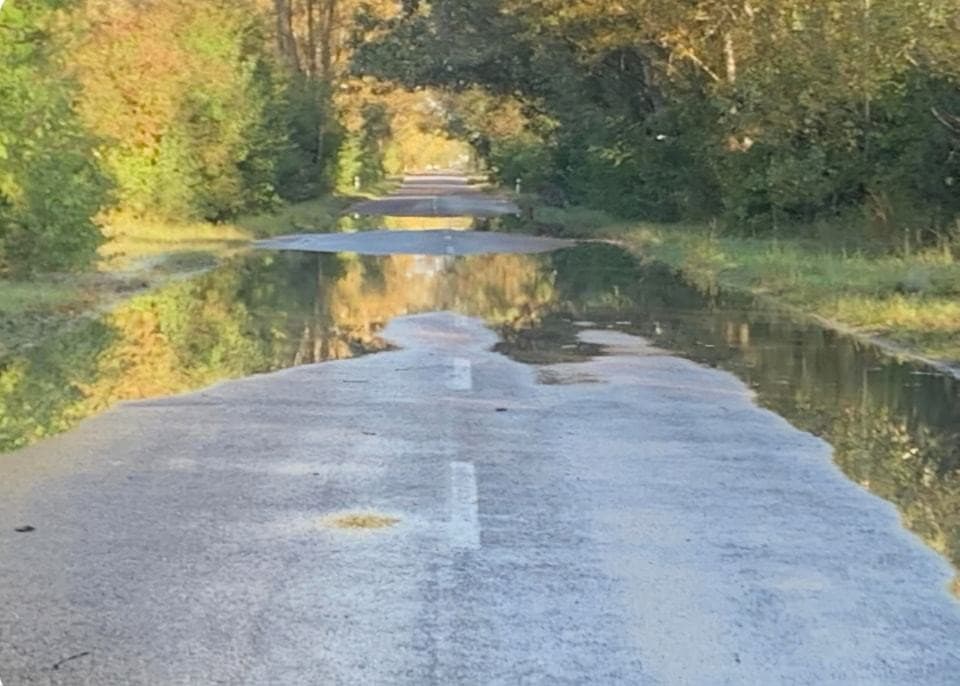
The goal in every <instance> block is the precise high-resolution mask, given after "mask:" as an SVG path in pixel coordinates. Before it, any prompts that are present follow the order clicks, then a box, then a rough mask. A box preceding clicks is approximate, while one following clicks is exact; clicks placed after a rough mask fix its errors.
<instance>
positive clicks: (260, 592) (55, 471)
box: [0, 313, 960, 686]
mask: <svg viewBox="0 0 960 686" xmlns="http://www.w3.org/2000/svg"><path fill="white" fill-rule="evenodd" d="M385 337H386V338H387V339H388V340H389V341H390V342H392V343H393V344H394V345H395V346H396V348H395V349H393V350H390V351H388V352H383V353H378V354H375V355H370V356H366V357H362V358H357V359H353V360H346V361H338V362H327V363H322V364H315V365H310V366H303V367H297V368H293V369H288V370H285V371H282V372H277V373H273V374H267V375H261V376H255V377H251V378H248V379H245V380H241V381H233V382H228V383H223V384H220V385H218V386H215V387H212V388H208V389H206V390H203V391H200V392H197V393H192V394H189V395H183V396H179V397H173V398H168V399H161V400H153V401H142V402H136V403H129V404H124V405H122V406H120V407H118V408H116V409H114V410H112V411H110V412H108V413H106V414H104V415H101V416H99V417H97V418H94V419H92V420H88V421H86V422H83V423H82V424H80V425H79V426H78V427H77V428H76V429H74V430H72V431H71V432H69V433H66V434H64V435H61V436H59V437H56V438H53V439H50V440H48V441H46V442H44V443H41V444H39V445H37V446H34V447H32V448H29V449H26V450H22V451H19V452H16V453H13V454H9V455H5V456H3V458H2V461H0V464H2V480H0V680H2V681H3V683H4V684H6V685H13V686H17V685H19V684H36V683H42V684H211V683H224V684H418V685H419V684H517V683H544V684H547V683H549V684H554V683H570V684H573V683H598V684H668V685H674V684H704V685H705V686H715V685H717V684H953V683H956V675H957V674H958V673H960V654H958V653H960V651H958V643H957V640H956V637H957V636H958V635H960V606H958V604H957V603H956V602H955V601H954V600H953V599H952V597H951V596H949V595H948V593H947V590H946V584H947V582H948V581H949V579H950V577H951V572H950V570H949V568H948V566H947V564H946V563H945V562H944V561H942V560H941V559H940V558H938V557H937V556H936V555H935V554H933V553H932V552H930V551H929V550H928V549H927V548H925V547H924V546H923V545H921V543H920V542H919V541H918V540H917V539H915V538H914V537H913V536H912V535H909V534H907V533H906V532H905V531H904V530H903V529H902V528H901V527H900V525H899V522H898V519H897V515H896V513H895V511H894V509H893V507H892V506H890V505H888V504H886V503H884V502H883V501H881V500H879V499H878V498H876V497H874V496H872V495H869V494H868V493H867V492H865V491H864V490H862V489H861V488H860V487H858V486H856V485H854V484H853V483H852V482H850V481H848V480H847V479H845V478H844V477H843V476H842V474H841V473H840V472H839V471H838V470H837V468H836V467H835V466H834V465H833V463H832V462H831V459H830V448H829V446H828V445H826V444H825V443H823V442H821V441H820V440H818V439H815V438H813V437H812V436H810V435H809V434H805V433H802V432H799V431H797V430H795V429H794V428H792V427H791V426H790V425H789V424H788V423H787V422H786V421H785V420H783V419H781V418H780V417H778V416H776V415H775V414H772V413H770V412H768V411H765V410H761V409H759V408H757V407H756V406H755V405H754V403H753V399H752V395H751V393H750V392H749V390H748V389H747V388H746V387H745V386H744V385H743V384H742V383H741V382H739V381H738V380H736V379H735V378H734V377H733V376H731V375H729V374H727V373H724V372H718V371H714V370H710V369H707V368H705V367H701V366H698V365H696V364H694V363H692V362H688V361H685V360H681V359H678V358H676V357H672V356H670V355H668V354H666V353H664V352H662V351H660V350H657V349H655V348H653V347H651V346H650V345H648V344H647V342H646V341H644V340H643V339H641V338H637V337H633V336H629V335H626V334H613V333H611V332H607V331H600V330H589V329H585V330H584V331H583V332H582V333H581V337H582V338H583V339H584V340H585V341H587V342H589V343H591V344H593V345H598V346H604V347H605V348H606V350H607V352H608V354H607V355H606V356H602V357H598V358H594V359H593V360H592V361H586V362H579V363H565V364H555V365H550V366H544V367H539V368H538V367H532V366H528V365H524V364H520V363H518V362H514V361H511V360H510V359H508V358H506V357H504V356H502V355H500V354H497V353H495V352H492V351H491V347H492V346H493V345H494V344H495V342H496V336H495V335H494V334H493V333H492V332H491V331H490V330H489V329H487V328H486V327H484V326H483V325H482V324H481V323H480V322H479V321H477V320H474V319H470V318H466V317H463V316H460V315H455V314H450V313H432V314H425V315H417V316H410V317H401V318H398V319H395V320H393V322H392V323H391V324H390V325H389V326H388V328H387V330H386V331H385Z"/></svg>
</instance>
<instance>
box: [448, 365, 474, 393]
mask: <svg viewBox="0 0 960 686" xmlns="http://www.w3.org/2000/svg"><path fill="white" fill-rule="evenodd" d="M447 388H448V389H450V390H451V391H469V390H471V389H472V388H473V364H472V363H471V362H470V360H468V359H466V358H465V357H454V358H451V360H450V373H449V375H448V376H447Z"/></svg>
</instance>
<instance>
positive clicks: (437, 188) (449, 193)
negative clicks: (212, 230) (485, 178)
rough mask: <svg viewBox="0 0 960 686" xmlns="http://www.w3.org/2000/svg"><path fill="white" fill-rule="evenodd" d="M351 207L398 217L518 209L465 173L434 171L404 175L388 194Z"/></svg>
mask: <svg viewBox="0 0 960 686" xmlns="http://www.w3.org/2000/svg"><path fill="white" fill-rule="evenodd" d="M350 211H351V212H354V213H356V214H367V215H392V216H397V217H458V216H471V217H495V216H499V215H504V214H517V213H519V211H520V210H519V208H518V207H517V206H516V205H515V204H514V203H513V202H512V201H511V200H508V199H506V198H504V197H502V196H499V195H494V194H490V193H484V192H482V190H481V188H480V187H479V186H476V185H471V184H470V183H468V180H467V179H466V178H465V177H462V176H456V175H440V174H433V175H412V176H407V177H406V178H405V179H404V180H403V183H402V184H401V185H400V187H399V188H397V189H396V190H395V191H394V192H393V193H391V194H390V195H389V196H388V197H386V198H379V199H377V200H367V201H364V202H360V203H357V204H355V205H353V207H351V210H350Z"/></svg>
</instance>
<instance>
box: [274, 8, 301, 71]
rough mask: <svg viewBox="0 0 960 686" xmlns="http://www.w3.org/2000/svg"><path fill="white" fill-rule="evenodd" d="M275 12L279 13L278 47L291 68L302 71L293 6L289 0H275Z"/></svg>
mask: <svg viewBox="0 0 960 686" xmlns="http://www.w3.org/2000/svg"><path fill="white" fill-rule="evenodd" d="M273 7H274V13H275V14H276V15H277V17H276V18H277V47H278V48H279V50H280V54H281V55H282V56H283V57H284V59H286V60H287V63H288V64H289V65H290V68H291V69H294V70H295V71H298V72H299V71H302V69H301V66H300V56H299V55H298V54H297V41H296V38H294V35H293V8H291V6H290V1H289V0H273Z"/></svg>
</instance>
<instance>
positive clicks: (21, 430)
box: [0, 219, 960, 564]
mask: <svg viewBox="0 0 960 686" xmlns="http://www.w3.org/2000/svg"><path fill="white" fill-rule="evenodd" d="M352 221H356V222H358V223H363V224H366V223H367V222H366V220H363V221H361V220H359V219H354V220H352ZM396 222H397V223H398V224H400V226H397V227H396V228H408V229H409V228H417V227H418V226H419V227H420V228H441V224H442V225H443V226H442V228H454V227H452V226H451V222H450V220H449V219H446V220H442V221H441V220H437V223H436V224H435V225H430V226H424V225H423V222H422V221H419V222H414V221H412V220H408V219H403V220H396ZM381 226H382V225H381ZM344 228H345V229H346V230H348V231H349V230H352V229H354V228H356V229H362V228H364V227H362V226H356V227H344ZM462 228H469V226H463V227H462ZM431 310H454V311H457V312H461V313H463V314H467V315H471V316H476V317H481V318H483V319H484V320H485V321H487V322H488V323H489V324H490V325H491V326H492V327H494V328H495V329H497V330H498V331H499V332H500V333H501V335H502V337H503V339H504V343H503V344H501V346H500V348H501V349H502V350H503V352H505V353H507V354H510V355H511V356H513V357H515V358H516V359H519V360H523V361H527V362H532V363H543V362H555V361H566V360H575V359H577V358H581V357H583V355H585V354H593V353H595V352H597V351H596V349H595V348H592V347H590V346H584V345H582V344H578V342H577V338H576V332H577V330H578V328H577V327H578V323H580V324H579V325H581V326H582V325H583V324H582V323H583V322H584V321H589V322H593V323H594V324H595V326H596V327H599V328H613V329H619V330H622V331H626V332H629V333H635V334H639V335H642V336H645V337H647V338H649V339H651V340H652V342H654V343H655V344H656V345H657V346H659V347H661V348H666V349H669V350H672V351H676V352H677V353H678V354H681V355H684V356H686V357H689V358H692V359H694V360H697V361H699V362H703V363H706V364H709V365H713V366H717V367H720V368H723V369H727V370H730V371H732V372H733V373H735V374H736V375H738V376H739V377H740V378H741V379H743V380H744V381H745V382H746V383H747V384H749V385H750V386H751V387H752V388H754V389H755V391H756V393H757V396H758V400H759V402H760V403H761V404H762V405H764V406H766V407H768V408H770V409H772V410H774V411H776V412H777V413H779V414H780V415H782V416H784V417H786V418H787V419H789V420H790V421H791V422H792V423H793V424H794V425H796V426H797V427H799V428H801V429H805V430H807V431H810V432H812V433H815V434H817V435H819V436H822V437H823V438H824V439H826V440H827V441H829V442H830V443H831V444H832V445H833V446H834V449H835V459H836V462H837V464H838V465H839V466H840V467H841V469H843V471H844V472H845V473H846V474H847V475H848V476H849V478H851V479H852V480H854V481H856V482H857V483H860V484H862V485H863V486H864V487H866V488H868V489H870V490H871V491H873V492H874V493H876V494H878V495H880V496H882V497H883V498H886V499H887V500H889V501H891V502H893V503H895V504H896V506H897V507H898V508H899V510H900V512H901V514H902V516H903V520H904V523H905V525H906V526H907V527H908V528H909V529H911V530H912V531H914V532H916V533H917V534H919V535H920V536H921V537H922V538H923V539H924V540H925V541H926V542H927V543H928V544H929V545H930V546H931V547H933V548H935V549H936V550H938V551H940V552H941V553H942V554H944V555H945V556H946V557H948V558H949V559H950V560H952V561H953V562H954V563H955V564H957V563H960V442H958V438H960V436H958V432H960V382H957V381H956V380H954V379H952V378H949V377H947V376H944V375H941V374H937V373H935V372H931V371H930V370H928V369H926V368H924V367H922V366H919V365H915V364H911V363H905V362H899V361H897V360H894V359H892V358H890V357H888V356H886V355H884V354H882V353H880V352H879V351H877V350H876V349H874V348H872V347H870V346H868V345H863V344H861V343H859V342H857V341H854V340H852V339H849V338H847V337H844V336H842V335H839V334H837V333H834V332H831V331H827V330H824V329H822V328H820V327H818V326H816V325H814V324H811V323H805V322H798V321H797V320H795V319H793V318H791V317H789V316H785V315H783V314H782V313H779V312H777V311H775V310H771V309H770V308H768V307H765V306H763V305H760V304H758V303H755V302H752V301H750V300H748V299H744V298H737V297H728V296H724V295H722V294H720V295H716V294H713V295H710V294H703V293H701V292H700V291H699V290H698V289H697V288H695V287H694V286H692V285H689V284H686V283H684V282H683V281H681V280H679V279H678V278H677V277H676V276H675V275H674V274H673V273H671V272H670V271H669V270H667V269H665V268H663V267H661V266H657V265H643V264H640V263H638V261H637V260H635V259H634V258H632V257H631V256H630V255H628V254H627V253H625V252H623V251H622V250H620V249H618V248H616V247H613V246H608V245H603V244H591V245H583V246H580V247H576V248H572V249H566V250H560V251H557V252H553V253H546V254H528V255H509V254H495V255H472V256H467V257H455V256H450V255H438V256H418V255H389V256H369V257H368V256H359V255H356V254H320V253H298V252H280V253H277V252H265V251H264V252H254V253H251V254H250V255H247V256H243V257H239V258H236V259H234V260H233V261H231V262H229V263H228V264H225V265H224V266H222V267H220V268H218V269H216V270H214V271H211V272H209V273H206V274H204V275H202V276H199V277H196V278H193V279H190V280H185V281H180V282H176V283H172V284H170V285H167V286H166V287H164V288H162V289H159V290H157V291H154V292H152V293H149V294H146V295H142V296H139V297H136V298H134V299H132V300H130V301H128V302H126V303H125V304H123V305H122V306H120V307H119V308H117V309H116V310H115V311H113V312H112V313H111V314H109V315H105V316H104V317H102V318H100V319H91V320H88V321H84V322H81V323H79V324H77V323H75V324H73V325H71V326H70V327H68V328H61V329H59V330H56V331H54V332H51V333H50V335H48V336H47V337H46V338H45V339H44V340H43V341H42V342H41V343H40V344H38V345H36V346H34V347H32V348H29V349H19V350H14V351H12V352H11V353H8V354H7V356H6V357H5V358H3V359H2V360H0V450H11V449H14V448H17V447H19V446H22V445H26V444H27V443H30V442H33V441H34V440H37V439H39V438H41V437H43V436H46V435H49V434H52V433H55V432H58V431H61V430H64V429H65V428H67V427H69V426H70V425H71V424H73V423H75V422H76V421H78V420H79V419H81V418H83V417H85V416H88V415H91V414H93V413H96V412H98V411H101V410H103V409H105V408H107V407H109V406H110V405H112V404H114V403H116V402H118V401H122V400H128V399H139V398H146V397H152V396H160V395H168V394H171V393H178V392H182V391H186V390H190V389H195V388H199V387H202V386H205V385H208V384H210V383H212V382H215V381H218V380H221V379H226V378H235V377H241V376H246V375H250V374H254V373H258V372H268V371H272V370H276V369H281V368H284V367H290V366H293V365H299V364H306V363H312V362H318V361H323V360H331V359H342V358H348V357H352V356H355V355H358V354H361V353H365V352H372V351H377V350H380V349H382V348H383V347H384V343H383V342H382V341H381V340H380V339H379V337H378V334H379V332H380V331H381V329H382V328H383V327H384V325H385V324H386V323H387V322H388V321H389V320H390V319H391V318H393V317H396V316H400V315H405V314H412V313H417V312H426V311H431Z"/></svg>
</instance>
